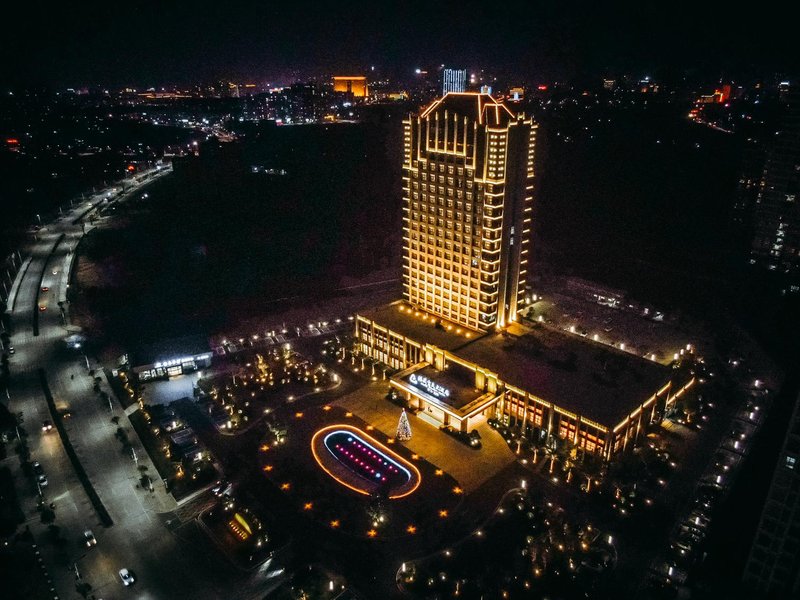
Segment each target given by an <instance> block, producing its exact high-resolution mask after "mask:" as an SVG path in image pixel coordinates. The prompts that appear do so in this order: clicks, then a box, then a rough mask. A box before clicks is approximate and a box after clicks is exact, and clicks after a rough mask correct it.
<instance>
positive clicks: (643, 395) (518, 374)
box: [454, 327, 671, 428]
mask: <svg viewBox="0 0 800 600" xmlns="http://www.w3.org/2000/svg"><path fill="white" fill-rule="evenodd" d="M515 329H516V332H515V333H518V334H519V335H512V334H511V333H498V334H491V335H485V336H483V337H482V338H480V339H478V340H476V341H474V342H472V343H470V344H468V345H466V346H464V347H462V348H460V349H459V350H458V352H455V353H454V354H456V355H457V356H458V357H460V358H462V359H465V360H467V361H469V362H473V363H475V364H478V365H480V366H482V367H484V368H486V369H489V370H491V371H493V372H495V373H497V374H498V375H499V377H500V379H502V380H503V381H504V382H506V383H508V384H510V385H512V386H514V387H516V388H519V389H522V390H525V391H526V392H529V393H531V394H534V395H535V396H537V397H539V398H541V399H542V400H544V401H546V402H552V403H554V404H556V405H557V406H559V407H561V408H563V409H565V410H567V411H571V412H575V413H577V414H580V415H581V416H584V417H586V418H587V419H590V420H592V421H595V422H597V423H599V424H601V425H604V426H606V427H609V428H611V427H614V426H615V425H617V424H619V423H620V422H621V421H622V420H623V419H625V417H626V416H627V415H628V414H630V413H631V412H632V411H633V410H634V409H635V408H636V407H637V406H639V405H640V404H642V403H643V402H645V401H646V400H647V399H649V398H650V397H651V396H652V395H653V394H655V393H656V392H657V391H658V390H660V389H661V388H662V387H663V386H664V385H665V384H666V383H667V382H668V381H669V380H670V376H671V369H670V368H669V367H666V366H664V365H660V364H658V363H656V362H652V361H649V360H647V359H644V358H640V357H638V356H635V355H632V354H628V353H626V352H622V351H620V350H615V349H613V348H610V347H608V346H605V345H603V344H599V343H596V342H592V341H589V340H585V339H581V338H578V337H576V336H572V335H569V334H564V333H560V332H557V331H553V330H551V329H547V328H545V327H537V328H534V329H523V328H522V327H517V328H515Z"/></svg>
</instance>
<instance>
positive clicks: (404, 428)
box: [395, 408, 411, 442]
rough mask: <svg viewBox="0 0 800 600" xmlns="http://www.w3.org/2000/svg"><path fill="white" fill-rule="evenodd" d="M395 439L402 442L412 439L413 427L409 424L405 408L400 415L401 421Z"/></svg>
mask: <svg viewBox="0 0 800 600" xmlns="http://www.w3.org/2000/svg"><path fill="white" fill-rule="evenodd" d="M395 438H397V440H398V441H400V442H407V441H408V440H410V439H411V425H410V424H409V422H408V415H407V414H406V409H405V408H404V409H403V412H401V413H400V420H399V421H398V423H397V433H396V434H395Z"/></svg>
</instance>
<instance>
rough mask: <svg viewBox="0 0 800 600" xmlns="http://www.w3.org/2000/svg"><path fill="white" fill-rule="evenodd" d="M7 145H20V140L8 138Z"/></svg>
mask: <svg viewBox="0 0 800 600" xmlns="http://www.w3.org/2000/svg"><path fill="white" fill-rule="evenodd" d="M6 144H19V140H18V139H17V138H6Z"/></svg>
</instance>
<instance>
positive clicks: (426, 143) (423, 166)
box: [403, 93, 536, 331]
mask: <svg viewBox="0 0 800 600" xmlns="http://www.w3.org/2000/svg"><path fill="white" fill-rule="evenodd" d="M404 128H405V131H404V161H403V203H404V204H403V261H404V262H403V285H404V297H405V299H406V300H407V301H408V302H409V304H411V305H412V306H414V307H418V308H419V309H421V310H424V311H426V312H428V313H430V314H432V315H435V316H437V317H441V318H442V319H445V320H447V321H449V322H452V323H456V324H458V325H461V326H464V327H467V328H470V329H473V330H481V331H487V330H490V329H494V328H503V327H505V326H506V325H507V324H508V323H510V322H513V321H514V320H515V318H516V314H517V306H518V303H519V299H520V297H521V295H522V292H523V288H524V285H525V273H526V268H527V262H528V253H529V247H530V233H531V210H532V202H533V177H534V169H533V164H534V147H535V141H536V124H535V123H534V122H533V120H532V119H530V118H528V119H526V118H525V116H524V115H515V114H514V113H512V112H511V111H510V110H509V109H508V108H506V107H505V106H504V105H503V104H501V103H500V102H498V101H497V100H495V99H494V98H492V97H491V96H489V95H488V94H479V93H449V94H446V95H445V96H444V97H443V98H441V99H439V100H437V101H436V102H434V103H433V104H432V105H430V106H429V107H428V108H426V109H425V110H424V111H423V112H422V113H421V114H419V115H418V116H412V117H409V118H408V119H407V120H406V121H405V122H404Z"/></svg>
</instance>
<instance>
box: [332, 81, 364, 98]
mask: <svg viewBox="0 0 800 600" xmlns="http://www.w3.org/2000/svg"><path fill="white" fill-rule="evenodd" d="M333 91H334V92H344V93H347V94H352V95H353V97H354V98H365V97H366V96H367V95H368V93H369V90H368V87H367V78H366V77H360V76H356V77H334V78H333Z"/></svg>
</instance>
